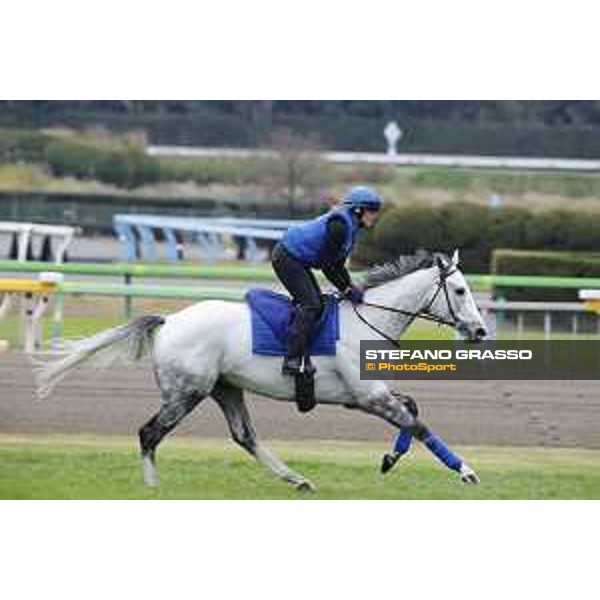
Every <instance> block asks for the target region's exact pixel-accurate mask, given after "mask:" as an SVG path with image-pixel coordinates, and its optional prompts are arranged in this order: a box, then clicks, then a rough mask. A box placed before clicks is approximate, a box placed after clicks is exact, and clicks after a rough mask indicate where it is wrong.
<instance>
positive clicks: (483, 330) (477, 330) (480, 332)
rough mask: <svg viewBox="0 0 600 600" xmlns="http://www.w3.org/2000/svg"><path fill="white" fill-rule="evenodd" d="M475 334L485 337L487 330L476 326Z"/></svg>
mask: <svg viewBox="0 0 600 600" xmlns="http://www.w3.org/2000/svg"><path fill="white" fill-rule="evenodd" d="M475 335H476V336H477V337H478V338H483V337H485V336H486V335H487V331H486V330H485V329H484V328H483V327H478V328H477V329H476V330H475Z"/></svg>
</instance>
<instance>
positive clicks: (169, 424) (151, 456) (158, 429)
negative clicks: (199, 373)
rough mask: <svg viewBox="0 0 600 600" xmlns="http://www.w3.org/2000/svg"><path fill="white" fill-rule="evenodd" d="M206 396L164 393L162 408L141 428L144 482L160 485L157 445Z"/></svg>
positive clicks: (194, 393) (196, 393)
mask: <svg viewBox="0 0 600 600" xmlns="http://www.w3.org/2000/svg"><path fill="white" fill-rule="evenodd" d="M204 398H205V396H204V395H202V394H200V393H199V392H185V393H184V392H177V393H171V394H168V395H167V394H163V403H162V406H161V407H160V410H159V411H158V412H157V413H156V414H155V415H154V416H153V417H152V418H151V419H150V420H149V421H148V422H147V423H146V424H145V425H143V426H142V427H141V428H140V430H139V438H140V447H141V451H142V471H143V475H144V483H146V485H149V486H156V485H158V472H157V470H156V447H157V446H158V444H160V442H161V440H162V439H163V438H164V437H165V435H167V433H169V432H170V431H173V429H175V427H177V425H179V423H180V422H181V421H182V419H183V418H184V417H185V416H186V415H188V414H189V413H190V412H192V410H194V408H196V406H198V404H199V403H200V402H201V401H202V400H203V399H204Z"/></svg>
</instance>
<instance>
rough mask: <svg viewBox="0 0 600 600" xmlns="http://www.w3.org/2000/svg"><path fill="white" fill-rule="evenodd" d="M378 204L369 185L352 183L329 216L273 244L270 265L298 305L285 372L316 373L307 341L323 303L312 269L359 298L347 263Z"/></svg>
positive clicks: (355, 300)
mask: <svg viewBox="0 0 600 600" xmlns="http://www.w3.org/2000/svg"><path fill="white" fill-rule="evenodd" d="M382 204H383V200H382V199H381V197H380V196H379V195H378V194H377V193H376V192H375V191H374V190H372V189H371V188H369V187H366V186H358V187H355V188H353V189H352V190H350V192H349V193H348V194H347V195H346V196H345V197H344V198H343V200H342V202H341V203H340V204H339V205H338V206H336V207H335V208H333V209H332V210H331V211H329V212H328V213H327V214H325V215H322V216H321V217H319V218H317V219H314V220H312V221H308V222H307V223H304V224H302V225H295V226H293V227H291V228H290V229H288V230H287V231H286V233H285V234H284V236H283V238H282V239H281V241H280V242H279V243H278V244H277V245H276V246H275V249H274V250H273V257H272V263H273V268H274V269H275V273H276V274H277V276H278V277H279V279H280V281H281V283H283V285H284V286H285V287H286V289H287V290H288V292H289V293H290V294H291V295H292V298H293V299H294V302H295V304H296V311H295V314H294V318H293V321H292V323H291V326H290V340H289V345H288V353H287V356H286V358H285V360H284V363H283V368H282V372H283V373H284V374H287V375H295V374H297V373H302V372H305V371H309V372H310V371H312V372H314V370H313V369H312V367H311V366H310V361H309V360H308V344H309V340H310V336H311V332H312V327H313V325H314V324H315V322H316V321H317V319H318V318H319V316H320V314H321V311H322V308H323V306H322V303H321V290H320V288H319V285H318V284H317V280H316V279H315V276H314V274H313V273H312V271H311V269H320V270H321V271H322V272H323V274H324V275H325V276H326V277H327V279H328V280H329V281H330V282H331V283H332V284H333V285H334V286H335V287H336V288H337V289H338V290H339V291H340V292H342V295H343V296H344V297H345V298H347V299H349V300H350V301H351V302H352V303H354V304H360V303H361V302H363V297H364V293H363V291H362V289H361V288H360V287H358V286H357V285H355V284H353V283H352V280H351V279H350V274H349V273H348V270H347V269H346V267H345V262H346V259H347V258H348V256H349V254H350V252H351V250H352V247H353V245H354V242H355V239H356V236H357V235H358V233H359V232H360V230H361V229H362V228H366V229H370V228H371V227H373V225H374V224H375V221H376V220H377V218H378V215H379V211H380V209H381V206H382Z"/></svg>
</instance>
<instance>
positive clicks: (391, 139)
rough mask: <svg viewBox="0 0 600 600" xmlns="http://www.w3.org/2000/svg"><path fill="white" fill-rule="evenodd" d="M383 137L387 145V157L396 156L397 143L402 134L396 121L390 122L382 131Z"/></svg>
mask: <svg viewBox="0 0 600 600" xmlns="http://www.w3.org/2000/svg"><path fill="white" fill-rule="evenodd" d="M383 135H384V136H385V139H386V141H387V144H388V148H387V153H388V156H396V154H398V142H399V141H400V140H401V139H402V136H403V135H404V132H403V131H402V129H400V127H399V126H398V123H396V121H390V122H389V123H388V124H387V125H386V126H385V129H384V130H383Z"/></svg>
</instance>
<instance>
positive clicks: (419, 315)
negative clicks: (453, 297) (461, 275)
mask: <svg viewBox="0 0 600 600" xmlns="http://www.w3.org/2000/svg"><path fill="white" fill-rule="evenodd" d="M452 273H454V271H450V272H448V273H444V274H441V276H440V280H439V282H438V286H437V289H436V290H435V292H434V294H433V296H432V297H431V300H430V301H429V302H428V304H427V306H426V307H425V308H424V309H423V310H420V311H418V312H414V311H410V310H404V309H402V308H394V307H393V306H385V305H383V304H375V303H373V302H363V305H364V306H369V307H371V308H377V309H379V310H384V311H387V312H391V313H395V314H399V315H405V316H407V317H411V321H410V322H409V325H410V324H411V323H412V321H414V320H415V319H423V320H425V321H432V322H434V323H437V324H438V325H448V326H449V327H455V326H456V325H457V324H458V319H457V317H456V314H455V312H454V309H453V308H452V304H451V303H450V296H449V294H448V287H447V286H446V279H447V278H448V277H449V276H450V275H452ZM440 290H444V296H445V297H446V303H447V305H448V311H449V313H450V316H451V317H452V321H448V320H446V319H442V318H441V317H438V316H437V315H433V314H431V313H430V312H429V309H430V308H431V306H432V305H433V303H434V302H435V299H436V298H437V296H438V294H439V293H440ZM352 308H353V310H354V314H356V316H357V317H358V318H359V319H360V320H361V321H362V322H363V323H364V324H365V325H367V327H369V328H370V329H372V330H373V331H375V332H376V333H377V334H379V335H380V336H381V337H383V338H385V339H386V340H387V341H388V342H391V343H392V344H393V345H394V346H396V347H399V344H398V342H397V341H396V340H395V339H393V338H392V337H390V336H389V335H387V334H386V333H385V332H383V331H381V329H379V328H378V327H376V326H375V325H373V323H370V322H369V321H367V319H366V318H365V317H364V316H363V315H361V314H360V312H359V311H358V308H357V307H356V306H355V305H354V304H353V305H352Z"/></svg>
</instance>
